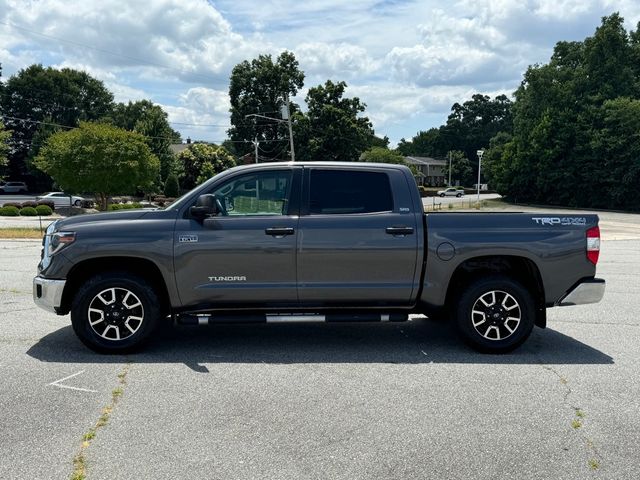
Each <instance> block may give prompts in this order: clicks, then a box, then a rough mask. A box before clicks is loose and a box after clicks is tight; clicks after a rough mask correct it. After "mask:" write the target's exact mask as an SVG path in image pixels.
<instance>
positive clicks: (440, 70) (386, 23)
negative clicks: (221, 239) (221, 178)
mask: <svg viewBox="0 0 640 480" xmlns="http://www.w3.org/2000/svg"><path fill="white" fill-rule="evenodd" d="M614 11H619V12H620V13H621V14H622V15H623V16H624V17H625V19H626V23H627V28H629V29H632V28H633V29H635V25H636V24H637V22H638V21H640V2H637V1H636V0H619V1H611V0H459V1H446V2H444V1H433V0H422V1H409V0H388V1H379V0H351V1H349V2H344V1H338V0H328V1H315V2H300V1H299V0H297V1H293V0H277V1H244V0H221V1H206V0H145V1H133V0H100V1H98V0H93V1H92V0H30V1H24V0H0V62H1V63H2V66H3V75H4V76H5V77H6V76H9V75H11V74H12V73H14V72H16V71H18V70H19V69H21V68H24V67H26V66H28V65H30V64H32V63H42V64H44V65H52V66H57V67H63V66H66V67H72V68H79V69H84V70H87V71H88V72H89V73H91V74H92V75H94V76H95V77H97V78H99V79H101V80H103V81H104V82H105V84H106V85H107V86H108V87H109V88H110V89H111V90H112V91H113V92H114V94H115V96H116V100H118V101H126V100H137V99H141V98H149V99H151V100H153V101H154V102H157V103H159V104H161V105H163V107H164V108H165V109H166V110H167V112H168V113H169V118H170V120H171V121H172V122H173V126H174V128H176V129H177V130H179V131H180V132H181V133H182V134H183V137H184V138H186V137H187V136H190V137H191V138H194V139H202V140H209V141H220V140H223V139H224V138H226V133H225V131H226V129H227V128H228V125H229V115H228V108H229V100H228V96H227V91H228V79H229V75H230V73H231V69H232V68H233V66H234V65H235V64H237V63H238V62H240V61H242V60H245V59H251V58H254V57H255V56H257V55H259V54H262V53H270V54H274V55H277V54H278V53H280V52H281V51H283V50H289V51H292V52H294V53H295V55H296V58H297V59H298V61H299V62H300V67H301V68H302V70H304V71H305V73H306V80H305V88H304V89H303V90H302V91H301V92H300V93H299V95H298V98H297V99H295V100H296V101H298V103H300V104H302V106H303V108H304V102H303V99H304V96H305V94H306V90H307V89H308V88H309V87H312V86H315V85H318V84H320V83H324V81H325V80H327V79H332V80H334V81H337V80H344V81H346V82H347V84H348V85H349V89H348V94H349V95H352V96H358V97H360V99H361V100H362V101H364V102H365V103H366V104H367V105H368V108H367V115H368V116H369V118H370V119H371V120H372V121H373V124H374V128H375V130H376V133H377V134H378V135H380V136H383V135H388V136H389V137H390V138H391V140H392V142H393V143H396V142H397V141H398V140H400V138H402V137H405V138H410V137H411V136H413V135H414V134H415V133H416V132H418V131H419V130H425V129H428V128H430V127H432V126H437V125H440V124H441V123H443V122H444V121H445V120H446V117H447V115H448V113H449V109H450V107H451V105H452V104H453V103H454V102H461V101H464V100H465V99H467V98H469V97H470V96H471V95H472V94H473V93H476V92H481V93H485V94H489V95H496V94H500V93H506V94H511V93H512V92H513V91H514V90H515V88H517V86H518V85H519V83H520V80H521V78H522V73H523V72H524V70H525V69H526V68H527V66H528V65H531V64H534V63H542V62H546V61H548V59H549V56H550V54H551V51H552V48H553V45H554V44H555V42H556V41H558V40H581V39H583V38H584V37H585V36H588V35H590V34H592V33H593V31H594V29H595V28H596V27H597V26H598V24H599V23H600V18H601V17H602V16H603V15H608V14H610V13H612V12H614Z"/></svg>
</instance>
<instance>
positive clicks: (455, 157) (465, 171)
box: [442, 150, 478, 185]
mask: <svg viewBox="0 0 640 480" xmlns="http://www.w3.org/2000/svg"><path fill="white" fill-rule="evenodd" d="M449 155H451V183H456V182H457V183H458V184H459V185H472V184H474V183H477V181H478V180H477V178H475V176H474V170H473V167H472V166H471V162H470V161H469V159H468V158H467V157H466V155H465V154H464V152H461V151H460V150H452V151H451V152H449ZM447 160H449V158H448V155H447ZM442 171H443V173H444V177H445V178H446V179H447V180H448V179H449V162H447V164H446V166H445V167H444V168H443V170H442Z"/></svg>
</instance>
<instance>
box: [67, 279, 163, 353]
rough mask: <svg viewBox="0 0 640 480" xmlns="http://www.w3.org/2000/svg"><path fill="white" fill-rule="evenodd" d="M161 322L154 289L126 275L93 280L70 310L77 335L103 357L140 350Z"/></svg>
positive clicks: (80, 292)
mask: <svg viewBox="0 0 640 480" xmlns="http://www.w3.org/2000/svg"><path fill="white" fill-rule="evenodd" d="M160 318H161V311H160V301H159V299H158V296H157V295H156V293H155V291H154V289H153V288H152V287H151V285H149V283H148V282H147V281H145V280H144V279H142V278H140V277H137V276H135V275H132V274H129V273H125V272H122V273H115V272H114V273H105V274H99V275H96V276H94V277H92V278H90V279H89V280H88V281H87V282H85V284H84V285H83V286H82V287H81V288H80V290H79V291H78V292H77V294H76V295H75V298H74V299H73V304H72V306H71V324H72V326H73V330H74V331H75V333H76V335H78V338H80V340H81V341H82V343H84V344H85V345H86V346H87V347H89V348H90V349H92V350H95V351H96V352H100V353H129V352H132V351H135V350H137V349H139V348H140V347H141V346H142V345H143V344H144V343H145V342H146V341H147V340H148V339H149V337H150V336H151V334H152V333H153V332H154V331H155V330H156V327H157V326H158V324H159V322H160Z"/></svg>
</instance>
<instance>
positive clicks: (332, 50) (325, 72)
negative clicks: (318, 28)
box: [293, 42, 377, 79]
mask: <svg viewBox="0 0 640 480" xmlns="http://www.w3.org/2000/svg"><path fill="white" fill-rule="evenodd" d="M293 53H294V54H295V56H296V59H297V60H298V62H299V63H300V68H301V69H302V70H303V71H304V72H305V73H306V74H307V76H308V77H321V78H324V79H326V78H327V77H331V78H336V76H342V78H346V79H350V78H354V77H361V76H363V75H368V74H369V73H371V72H373V71H375V69H376V68H377V64H376V62H375V61H374V60H373V59H372V58H371V57H370V56H369V55H368V54H367V51H366V49H364V48H363V47H359V46H357V45H351V44H348V43H339V44H330V43H322V42H308V43H302V44H300V45H298V46H296V47H295V48H294V49H293Z"/></svg>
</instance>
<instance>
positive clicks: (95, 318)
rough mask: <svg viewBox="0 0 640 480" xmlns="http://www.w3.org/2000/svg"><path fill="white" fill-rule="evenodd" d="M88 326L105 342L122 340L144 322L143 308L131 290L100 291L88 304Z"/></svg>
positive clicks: (109, 289)
mask: <svg viewBox="0 0 640 480" xmlns="http://www.w3.org/2000/svg"><path fill="white" fill-rule="evenodd" d="M87 316H88V320H89V325H90V326H91V328H92V329H93V331H94V332H95V333H96V334H98V335H99V336H101V337H102V338H104V339H105V340H111V341H119V340H124V339H126V338H128V337H130V336H131V335H133V334H134V333H136V332H137V331H138V330H139V329H140V327H141V325H142V322H143V321H144V307H143V306H142V302H141V301H140V299H139V298H138V296H137V295H136V294H135V293H133V292H132V291H131V290H128V289H126V288H121V287H112V288H107V289H105V290H102V291H101V292H100V293H98V294H97V295H96V296H95V297H93V299H92V300H91V302H90V303H89V309H88V312H87Z"/></svg>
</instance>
